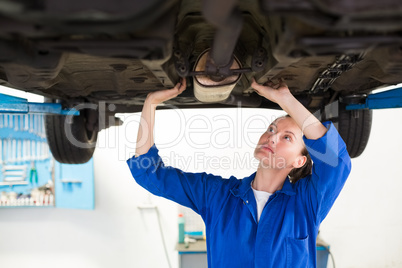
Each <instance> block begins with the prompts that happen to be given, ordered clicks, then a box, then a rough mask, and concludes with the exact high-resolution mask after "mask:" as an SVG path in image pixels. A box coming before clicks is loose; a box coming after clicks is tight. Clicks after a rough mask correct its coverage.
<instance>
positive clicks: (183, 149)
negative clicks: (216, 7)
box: [0, 109, 402, 268]
mask: <svg viewBox="0 0 402 268" xmlns="http://www.w3.org/2000/svg"><path fill="white" fill-rule="evenodd" d="M182 112H183V114H181V113H178V112H175V111H163V112H158V114H157V122H156V124H157V128H156V141H157V144H159V148H160V151H161V154H162V156H163V158H164V160H165V161H166V162H168V163H171V164H173V165H175V166H178V167H180V168H182V169H186V170H187V171H200V170H205V171H207V172H213V173H215V174H221V175H223V176H226V177H227V176H229V175H232V174H234V175H237V176H238V177H239V178H241V177H243V176H247V175H249V174H250V173H251V172H253V170H254V169H255V162H254V161H253V160H252V152H253V146H254V145H253V144H252V142H254V143H255V142H256V141H257V139H258V137H259V134H260V133H261V132H262V129H263V128H264V127H266V126H267V124H268V123H269V122H270V121H272V114H271V112H269V111H267V110H252V109H251V110H250V109H245V110H242V111H241V113H240V112H239V111H238V110H236V109H231V110H209V111H207V110H204V111H201V112H202V113H203V114H204V113H205V114H206V115H207V117H206V118H203V117H201V116H200V115H199V112H200V111H199V110H182ZM221 113H223V114H226V115H229V117H226V118H225V117H222V116H221V117H216V116H218V115H220V114H221ZM180 114H181V115H180ZM257 115H258V116H257ZM180 116H181V118H182V120H181V121H180V120H178V119H179V118H180ZM125 117H126V123H125V125H123V126H122V127H120V128H111V129H109V130H108V131H102V132H101V133H100V137H99V143H98V146H99V148H98V149H97V151H96V153H95V191H96V193H95V194H96V197H95V199H96V208H95V210H94V211H79V210H68V209H52V208H51V209H49V208H32V209H0V267H7V268H9V267H10V268H14V267H18V268H19V267H24V268H25V267H41V268H47V267H71V266H73V265H74V267H77V268H79V267H82V268H91V267H147V268H152V267H155V268H160V267H168V266H167V262H166V258H165V255H164V251H163V246H162V243H161V237H160V232H159V228H158V224H157V214H156V211H155V210H153V209H149V210H140V209H138V206H140V205H142V204H156V205H157V207H158V208H159V212H160V216H161V221H162V224H163V231H164V234H165V238H166V243H167V247H168V251H169V257H170V260H171V262H172V267H177V252H175V251H174V247H175V243H176V237H177V229H176V227H177V225H176V220H177V206H176V205H175V204H174V203H172V202H170V201H166V200H163V199H161V198H157V197H153V196H150V195H149V194H148V193H147V192H146V191H145V190H143V189H142V188H140V187H139V186H138V185H137V184H136V183H135V181H134V180H133V179H132V178H131V175H130V173H129V170H128V168H127V167H126V163H125V159H126V158H127V157H128V155H129V154H130V152H131V153H132V152H133V151H134V146H135V140H136V132H137V127H138V115H131V116H128V115H125ZM184 117H185V119H184ZM229 118H232V119H233V120H232V119H229ZM263 120H268V121H263ZM208 122H210V123H211V125H209V123H208ZM401 122H402V109H398V110H384V111H375V113H374V123H373V129H372V135H371V138H370V142H369V146H368V147H367V150H366V152H365V153H364V154H363V156H361V157H360V158H358V159H355V160H353V171H352V175H351V176H350V179H349V181H348V182H347V184H346V186H345V189H344V191H343V192H342V193H341V195H340V197H339V199H338V200H337V202H336V203H335V205H334V208H333V209H332V211H331V212H330V214H329V215H328V217H327V219H326V220H325V221H324V223H323V224H322V228H321V234H322V238H323V239H324V240H325V241H326V242H327V243H329V244H330V245H331V249H332V252H333V254H334V257H335V261H336V265H337V267H338V268H352V267H354V268H360V267H361V268H363V267H364V268H367V267H402V254H400V253H401V252H402V215H401V209H400V204H402V196H401V195H400V193H399V189H401V186H402V181H401V175H400V174H401V172H402V165H401V164H400V160H401V156H400V155H399V150H400V149H402V140H401V138H400V136H401V132H402V123H401ZM253 132H259V133H253ZM197 133H198V134H197ZM176 141H177V143H176ZM204 142H208V143H210V142H211V143H212V144H214V146H215V147H219V146H221V147H226V148H224V149H214V150H210V149H208V148H206V149H201V148H198V149H194V147H197V146H198V147H202V146H201V145H202V144H203V143H204ZM169 143H170V144H169ZM244 161H245V162H244ZM247 161H248V162H247ZM216 166H221V168H220V169H218V170H216V169H214V168H215V167H216Z"/></svg>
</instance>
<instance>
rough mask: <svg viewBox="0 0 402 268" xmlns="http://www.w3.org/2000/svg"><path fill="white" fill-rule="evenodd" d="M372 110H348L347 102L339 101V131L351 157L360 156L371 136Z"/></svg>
mask: <svg viewBox="0 0 402 268" xmlns="http://www.w3.org/2000/svg"><path fill="white" fill-rule="evenodd" d="M372 120H373V111H372V110H353V111H348V110H346V104H344V103H339V121H338V131H339V134H340V135H341V137H342V139H343V140H344V141H345V143H346V147H347V150H348V153H349V155H350V157H351V158H356V157H358V156H360V155H361V154H362V153H363V151H364V149H365V148H366V146H367V143H368V140H369V138H370V132H371V124H372Z"/></svg>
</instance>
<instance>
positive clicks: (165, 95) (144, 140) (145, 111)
mask: <svg viewBox="0 0 402 268" xmlns="http://www.w3.org/2000/svg"><path fill="white" fill-rule="evenodd" d="M185 89H186V79H182V81H181V82H180V83H177V84H176V86H175V87H174V88H172V89H165V90H159V91H155V92H151V93H149V94H148V96H147V98H146V99H145V102H144V106H143V107H142V112H141V120H140V127H139V128H138V135H137V147H136V150H135V155H136V156H139V155H143V154H145V153H146V152H148V150H149V149H150V148H151V147H152V145H153V144H154V124H155V110H156V106H158V104H160V103H162V102H164V101H167V100H169V99H171V98H174V97H176V96H177V95H179V94H180V93H182V92H183V91H184V90H185Z"/></svg>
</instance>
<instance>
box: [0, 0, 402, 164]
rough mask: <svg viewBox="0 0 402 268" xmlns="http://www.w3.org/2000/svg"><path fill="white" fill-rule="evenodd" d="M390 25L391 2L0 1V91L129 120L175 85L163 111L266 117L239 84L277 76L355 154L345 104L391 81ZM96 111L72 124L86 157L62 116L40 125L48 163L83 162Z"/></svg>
mask: <svg viewBox="0 0 402 268" xmlns="http://www.w3.org/2000/svg"><path fill="white" fill-rule="evenodd" d="M401 19H402V3H400V2H399V1H396V0H385V1H357V0H354V1H348V0H341V1H337V2H333V1H328V0H302V1H294V0H283V1H274V0H259V1H258V0H242V1H234V0H229V1H225V0H215V1H212V0H204V1H193V0H182V1H163V0H150V1H140V0H131V1H127V0H121V1H118V2H115V1H107V0H101V1H92V0H80V1H78V0H70V1H61V0H35V1H28V0H19V1H4V0H0V84H1V85H4V86H6V87H11V88H16V89H20V90H24V91H27V92H31V93H36V94H40V95H42V96H45V97H46V99H47V101H49V102H59V103H62V104H63V106H65V107H74V106H76V105H78V104H83V103H87V104H96V105H99V103H100V102H103V103H104V104H106V105H110V104H113V107H114V109H113V111H110V110H108V111H107V112H108V113H109V114H111V115H114V114H115V113H123V112H138V111H140V110H141V108H142V104H143V102H144V100H145V98H146V96H147V94H148V93H149V92H152V91H156V90H160V89H164V88H171V87H173V86H174V85H175V84H176V83H177V82H178V81H179V80H180V78H181V77H185V78H186V79H187V81H188V83H187V84H188V90H186V91H185V92H184V93H183V94H181V95H179V96H178V97H176V98H174V99H172V100H170V101H168V102H167V104H170V105H174V106H176V107H178V108H220V107H238V106H241V107H255V108H273V109H278V108H279V107H278V106H277V105H276V104H274V103H272V102H270V101H268V100H266V99H264V98H262V97H261V96H259V95H258V94H257V93H255V92H254V90H253V89H252V88H251V86H250V84H251V81H252V79H253V78H255V79H256V80H257V81H258V82H260V83H264V82H267V81H273V82H277V81H278V79H283V80H284V81H285V82H286V84H287V85H288V86H289V89H290V90H291V92H292V93H293V94H294V95H295V97H296V98H297V99H298V100H299V101H300V102H301V103H302V104H303V105H304V106H306V107H307V108H308V109H309V110H310V111H312V112H317V111H318V112H320V114H321V115H322V119H323V120H324V119H331V120H333V121H334V122H337V123H338V130H339V132H340V133H341V135H342V137H343V138H344V140H345V142H346V144H347V146H348V151H349V153H350V155H351V156H352V157H357V156H359V155H360V154H361V153H362V152H363V150H364V148H365V146H366V144H367V142H368V138H369V134H370V129H371V120H372V112H371V111H370V110H357V111H347V110H346V109H345V107H346V105H348V104H351V103H359V102H361V101H363V100H364V99H365V97H366V96H367V95H369V94H370V93H371V92H372V91H373V90H375V89H378V88H381V87H385V86H388V85H395V84H398V83H401V82H402V23H400V21H401ZM329 105H336V106H337V107H336V108H337V113H336V114H335V115H334V116H329V115H328V114H325V108H326V107H328V106H329ZM160 108H164V106H161V107H160ZM99 112H100V111H99V110H97V109H93V110H84V111H82V113H81V115H80V116H79V117H77V119H76V120H75V121H76V122H74V123H73V126H72V127H73V128H74V129H76V131H77V137H80V138H79V139H80V140H81V141H82V142H86V143H88V144H92V146H88V147H91V148H89V149H88V148H75V149H72V148H71V147H72V145H71V144H70V143H69V142H68V141H67V139H66V137H65V134H63V133H64V132H65V131H64V129H63V127H65V124H63V122H64V117H63V116H50V115H49V116H47V120H46V122H47V124H46V129H47V132H48V141H49V145H50V148H51V150H52V153H53V155H54V156H55V158H56V160H58V161H60V162H65V163H82V162H85V161H87V160H89V158H90V157H91V156H92V153H93V149H94V144H96V135H97V131H99V130H100V129H102V128H105V127H107V126H100V125H99V120H97V115H98V113H99ZM104 112H105V111H104ZM74 124H75V125H74ZM116 124H118V120H116ZM79 129H82V130H79ZM80 131H81V132H80ZM73 132H74V131H73ZM74 133H75V132H74ZM71 150H73V152H71ZM74 150H75V151H74ZM83 151H84V152H85V153H84V154H83V153H82V152H83ZM83 155H85V157H84V156H83Z"/></svg>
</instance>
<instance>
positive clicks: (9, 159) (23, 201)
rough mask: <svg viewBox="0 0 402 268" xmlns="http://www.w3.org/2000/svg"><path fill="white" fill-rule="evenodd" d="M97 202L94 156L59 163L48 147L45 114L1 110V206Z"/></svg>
mask: <svg viewBox="0 0 402 268" xmlns="http://www.w3.org/2000/svg"><path fill="white" fill-rule="evenodd" d="M94 204H95V202H94V171H93V160H92V159H91V160H90V161H89V162H88V163H85V164H80V165H66V164H60V163H58V162H57V161H56V160H54V158H53V157H52V154H51V152H50V150H49V147H48V144H47V140H46V134H45V128H44V116H43V115H42V114H2V113H0V208H5V207H62V208H79V209H94Z"/></svg>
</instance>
